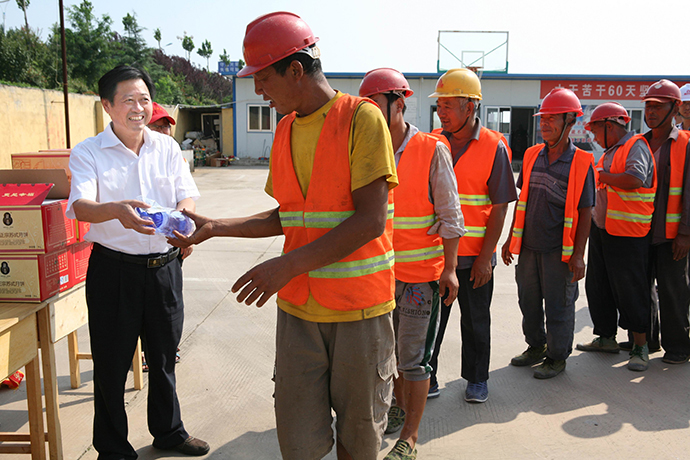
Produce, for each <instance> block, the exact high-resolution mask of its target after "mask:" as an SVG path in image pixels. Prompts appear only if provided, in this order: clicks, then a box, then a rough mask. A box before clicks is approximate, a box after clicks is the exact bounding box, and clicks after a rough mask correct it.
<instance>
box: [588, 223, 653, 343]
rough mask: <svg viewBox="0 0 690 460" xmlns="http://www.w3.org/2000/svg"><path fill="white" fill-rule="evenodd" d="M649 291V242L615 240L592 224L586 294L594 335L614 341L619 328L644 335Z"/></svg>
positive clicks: (649, 316) (649, 319)
mask: <svg viewBox="0 0 690 460" xmlns="http://www.w3.org/2000/svg"><path fill="white" fill-rule="evenodd" d="M650 287H651V284H650V283H649V238H648V237H646V236H644V237H637V238H635V237H625V236H614V235H611V234H609V233H608V232H607V231H606V230H605V229H601V228H599V227H597V226H596V225H595V224H594V222H592V228H591V230H590V233H589V250H588V256H587V278H586V279H585V291H586V293H587V303H588V304H589V315H590V317H591V318H592V323H594V334H595V335H600V336H602V337H615V336H616V333H617V331H618V325H620V327H621V328H623V329H626V330H629V331H632V332H638V333H647V331H648V330H649V327H650V324H651V313H650V299H651V289H650ZM619 314H620V321H619V320H618V315H619ZM650 338H651V337H650Z"/></svg>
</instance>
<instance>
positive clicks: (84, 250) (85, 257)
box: [69, 242, 93, 287]
mask: <svg viewBox="0 0 690 460" xmlns="http://www.w3.org/2000/svg"><path fill="white" fill-rule="evenodd" d="M92 247H93V244H92V243H89V242H84V243H77V244H73V245H72V246H70V247H69V249H70V260H69V263H70V271H71V274H72V286H74V285H76V284H79V283H81V282H82V281H84V280H85V279H86V271H87V270H88V269H89V257H91V249H92ZM70 287H71V286H70Z"/></svg>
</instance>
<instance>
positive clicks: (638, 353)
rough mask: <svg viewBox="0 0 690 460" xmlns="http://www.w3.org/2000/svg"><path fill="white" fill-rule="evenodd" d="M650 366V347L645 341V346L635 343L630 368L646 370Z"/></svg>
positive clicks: (631, 353)
mask: <svg viewBox="0 0 690 460" xmlns="http://www.w3.org/2000/svg"><path fill="white" fill-rule="evenodd" d="M647 367H649V347H648V346H647V344H646V343H645V344H644V345H643V346H639V345H635V346H634V347H633V349H632V351H631V352H630V361H628V369H630V370H631V371H646V370H647Z"/></svg>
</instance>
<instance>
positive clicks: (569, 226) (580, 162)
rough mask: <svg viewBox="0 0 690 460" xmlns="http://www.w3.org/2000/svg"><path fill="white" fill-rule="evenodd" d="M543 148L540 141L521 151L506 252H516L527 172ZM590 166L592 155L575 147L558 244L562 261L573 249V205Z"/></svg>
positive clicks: (522, 225)
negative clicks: (519, 179) (517, 192)
mask: <svg viewBox="0 0 690 460" xmlns="http://www.w3.org/2000/svg"><path fill="white" fill-rule="evenodd" d="M543 148H544V144H537V145H534V146H532V147H530V148H528V149H527V150H526V151H525V155H524V160H523V162H522V189H521V190H520V197H519V199H518V203H517V205H516V207H515V225H513V232H512V234H511V235H512V236H511V239H510V252H511V253H513V254H520V247H521V246H522V237H523V235H524V228H525V215H526V211H527V201H528V199H529V182H530V176H531V173H532V168H533V167H534V163H535V162H536V161H537V157H538V156H539V152H541V151H542V149H543ZM590 166H592V167H593V166H594V157H593V156H592V154H591V153H588V152H585V151H584V150H581V149H578V148H576V149H575V155H574V156H573V160H572V163H571V164H570V173H569V175H568V190H567V192H566V197H565V212H564V218H563V243H562V246H561V260H562V261H563V262H568V261H570V257H571V256H572V255H573V252H574V249H575V244H574V242H575V234H576V233H577V220H578V209H577V205H578V204H579V203H580V197H581V196H582V188H583V187H584V184H585V180H586V179H587V173H588V171H589V168H590Z"/></svg>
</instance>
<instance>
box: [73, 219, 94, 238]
mask: <svg viewBox="0 0 690 460" xmlns="http://www.w3.org/2000/svg"><path fill="white" fill-rule="evenodd" d="M74 222H75V225H76V227H77V242H81V241H86V240H85V239H84V236H86V233H87V232H88V231H89V229H90V228H91V222H82V221H80V220H76V219H75V221H74Z"/></svg>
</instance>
